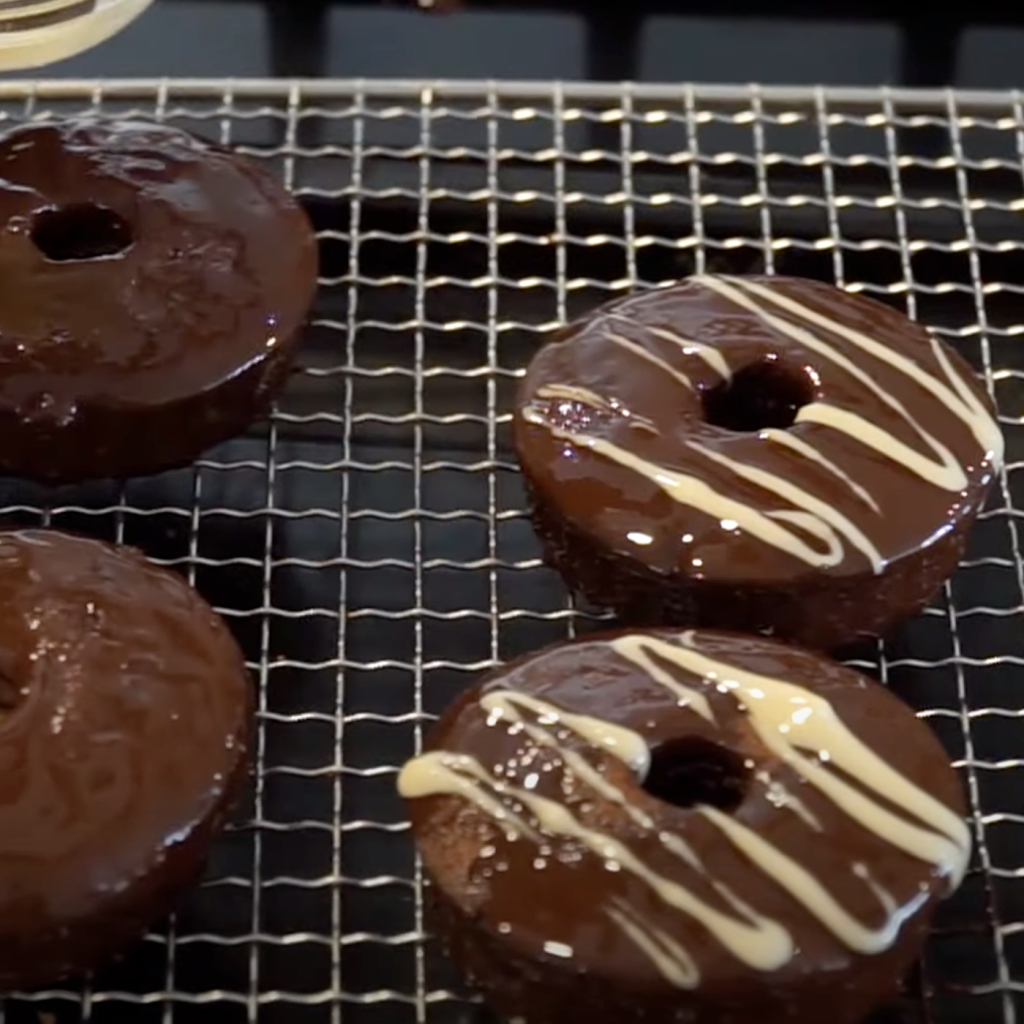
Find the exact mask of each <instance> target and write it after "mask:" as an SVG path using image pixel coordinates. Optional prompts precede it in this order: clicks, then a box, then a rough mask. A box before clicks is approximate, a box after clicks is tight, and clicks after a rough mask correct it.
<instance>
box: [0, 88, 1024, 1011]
mask: <svg viewBox="0 0 1024 1024" xmlns="http://www.w3.org/2000/svg"><path fill="white" fill-rule="evenodd" d="M83 110H93V111H103V112H105V113H108V114H113V115H120V116H130V115H131V114H133V113H134V114H141V115H146V116H151V117H152V116H155V117H157V118H161V119H166V120H168V121H171V122H174V123H176V124H180V125H182V126H184V127H186V128H189V129H192V130H194V131H196V132H198V133H200V134H203V135H206V136H208V137H211V138H214V139H219V140H221V141H224V142H228V143H232V144H234V145H236V146H238V147H239V148H240V149H242V150H244V151H245V152H247V153H250V154H251V155H253V156H254V157H256V158H258V159H260V160H264V161H266V162H267V163H268V164H269V165H272V166H273V167H274V168H275V169H276V170H277V171H278V172H279V173H280V174H281V175H282V177H283V179H284V181H285V182H286V183H287V184H288V186H289V187H291V188H292V189H293V190H295V192H296V193H297V194H298V195H300V196H301V197H302V199H303V200H304V202H305V203H307V204H308V207H309V210H310V212H311V214H312V216H313V218H314V220H315V222H316V224H317V227H318V230H319V236H320V240H321V245H322V252H323V274H324V276H323V280H322V282H321V285H322V288H321V292H320V298H319V302H318V306H317V309H316V311H315V315H314V319H313V321H312V325H311V327H310V328H309V331H308V336H307V339H306V344H305V346H304V349H303V355H302V359H301V366H300V367H299V368H298V370H297V372H296V374H295V375H294V377H293V379H292V382H291V385H290V388H289V390H288V391H287V393H286V394H285V395H284V397H283V398H282V400H281V402H280V404H279V407H278V409H277V411H276V413H275V415H274V416H273V418H272V419H271V420H270V422H269V423H268V424H264V425H262V426H260V427H258V428H257V429H256V430H255V431H254V432H253V433H252V434H251V435H249V436H247V437H245V438H241V439H238V440H236V441H233V442H231V443H229V444H226V445H224V446H222V447H221V448H218V449H217V450H215V451H213V452H210V453H209V454H208V456H207V457H206V458H205V459H203V460H202V461H201V462H199V463H198V464H197V465H196V466H195V467H194V469H192V470H189V471H185V472H178V473H173V474H168V475H164V476H161V477H156V478H153V479H146V480H134V481H131V482H129V483H127V484H125V485H123V486H122V485H119V484H114V483H99V484H96V485H92V486H89V487H84V488H75V489H68V490H60V491H56V492H54V491H45V490H41V489H38V488H34V487H30V486H27V485H25V484H20V483H13V482H0V514H2V515H4V516H5V517H6V518H8V519H13V520H15V521H23V522H36V523H38V522H40V521H43V522H48V523H52V524H53V525H54V526H60V527H65V528H69V529H75V530H81V531H85V532H88V533H91V534H94V535H98V536H102V537H106V538H110V539H114V540H118V541H124V542H126V543H133V544H137V545H139V546H140V547H142V548H143V549H145V550H146V551H147V552H148V553H149V555H150V556H151V557H153V558H154V559H156V560H158V561H161V562H163V563H166V564H169V565H172V566H175V567H177V568H178V569H180V570H181V571H182V572H184V573H185V574H187V576H188V577H189V578H190V579H191V580H193V581H194V582H195V584H196V585H197V586H198V587H199V589H200V590H201V591H202V592H203V593H204V594H205V595H206V596H207V598H209V599H210V600H211V601H212V602H213V604H214V605H215V606H216V607H217V608H218V609H219V610H220V611H221V613H222V614H223V615H224V616H225V617H226V618H227V620H228V622H229V623H230V624H231V626H232V627H233V629H234V630H235V632H236V634H237V636H238V638H239V640H240V641H241V643H242V644H243V646H244V649H245V651H246V652H247V657H248V659H249V662H250V666H251V668H252V672H253V674H254V677H255V679H256V682H257V684H258V687H259V738H258V743H257V749H256V765H255V772H254V784H253V787H252V792H251V795H250V797H249V799H248V801H247V802H246V805H245V806H244V807H243V808H242V809H241V810H240V813H239V815H238V816H237V819H236V822H235V824H234V826H233V827H232V829H231V830H230V831H229V833H228V834H227V835H226V836H225V838H224V839H223V841H222V842H221V843H220V844H219V845H218V847H217V848H216V850H215V851H214V854H213V856H212V859H211V862H210V867H209V872H208V875H207V878H206V881H205V883H204V885H203V886H202V888H201V889H199V890H198V891H196V892H195V893H194V894H193V895H192V896H191V898H189V899H188V900H187V901H186V902H185V903H184V904H183V906H182V908H181V910H180V912H179V913H178V915H177V917H176V918H175V920H174V921H172V922H171V923H169V924H167V925H166V926H163V927H161V928H160V929H159V930H158V931H157V932H155V933H154V934H153V935H151V936H150V937H149V938H148V939H147V940H146V941H144V942H142V943H140V944H139V945H138V946H137V947H136V948H135V949H134V950H132V951H131V952H130V953H129V955H128V956H127V957H126V959H125V960H124V961H123V962H122V963H121V964H119V965H117V966H114V967H111V968H109V969H108V970H105V971H104V972H103V973H101V974H100V975H99V976H98V977H96V978H95V979H94V980H93V982H92V984H91V985H89V986H88V987H85V988H75V989H68V990H64V989H61V990H60V991H48V992H40V993H34V994H26V995H20V996H17V997H14V998H12V999H10V1000H9V1001H8V1003H7V1005H6V1009H3V1008H0V1021H2V1022H3V1024H23V1022H30V1024H42V1022H45V1024H63V1022H65V1021H67V1022H71V1021H92V1022H120V1021H128V1022H132V1024H148V1022H163V1024H170V1022H172V1021H178V1022H181V1024H196V1022H206V1021H209V1022H216V1024H232V1022H236V1021H238V1022H241V1021H261V1022H262V1021H266V1022H278V1021H281V1022H288V1024H307V1022H308V1024H314V1022H328V1021H329V1022H340V1021H345V1022H347V1024H406V1022H408V1024H413V1022H416V1024H419V1022H431V1024H475V1022H479V1021H483V1020H485V1019H486V1015H485V1012H484V1011H483V1009H482V1008H481V1007H480V1006H479V1005H478V1004H477V1003H476V1002H474V1001H473V999H472V998H471V997H468V996H467V995H466V994H465V993H464V992H463V991H462V990H461V989H460V987H459V982H458V979H457V978H456V977H455V976H454V975H453V974H452V973H451V971H450V969H449V968H448V967H447V966H446V965H445V963H444V962H443V960H442V959H441V958H440V957H439V956H438V954H437V953H436V952H435V951H434V949H433V947H432V945H431V944H430V943H429V942H428V941H427V940H426V939H425V937H424V922H423V901H422V894H423V889H422V876H421V873H420V869H419V867H418V866H417V864H416V861H415V858H414V855H413V851H412V844H411V842H410V836H409V833H408V829H407V827H406V824H405V822H404V819H403V815H402V810H401V807H400V805H399V802H398V800H397V798H396V796H395V793H394V780H395V771H396V766H397V765H398V764H399V763H401V761H402V760H403V759H405V758H406V757H407V756H409V755H411V754H412V753H413V752H414V751H415V750H416V749H417V747H418V745H419V743H420V740H421V736H422V731H423V729H424V727H425V726H427V725H428V724H429V722H430V720H431V719H432V717H433V716H435V715H436V714H437V713H438V712H439V711H441V709H442V708H443V707H444V706H445V705H446V704H447V703H448V701H449V700H451V699H452V698H453V697H454V696H455V695H456V694H457V693H458V692H459V691H460V690H461V689H462V688H463V687H465V686H466V685H467V684H468V683H469V682H470V681H471V680H473V679H474V678H475V677H476V675H477V674H478V673H479V672H480V671H481V670H483V669H486V668H488V667H490V666H492V665H494V664H495V663H496V662H498V661H499V660H501V659H505V658H508V657H511V656H514V655H516V654H519V653H521V652H524V651H527V650H530V649H533V648H536V647H538V646H540V645H541V644H544V643H547V642H549V641H552V640H555V639H558V638H562V637H565V636H566V635H569V634H571V633H572V632H573V631H574V630H577V629H585V628H592V627H593V625H594V623H595V620H596V617H595V616H593V615H588V614H586V613H585V612H583V611H580V610H577V609H575V608H573V607H572V605H571V603H570V602H569V601H568V600H567V598H566V595H565V593H564V591H563V590H562V588H561V585H560V584H559V582H558V580H557V578H556V577H555V576H554V575H553V574H552V573H551V572H549V571H548V570H546V569H545V568H544V567H543V566H542V564H541V562H540V559H539V557H538V556H539V550H538V546H537V544H536V542H535V540H534V538H533V535H532V534H531V531H530V528H529V525H528V523H527V522H526V519H525V516H524V508H523V505H524V502H523V494H522V490H521V487H520V484H519V480H518V477H517V473H516V468H515V465H514V460H513V457H512V454H511V450H510V445H509V417H510V408H511V406H510V400H511V394H512V390H513V387H514V385H515V381H516V379H517V377H518V376H519V375H520V373H521V372H522V368H523V367H524V365H525V363H526V361H527V360H528V358H529V356H530V354H531V353H532V352H533V351H534V349H535V348H536V346H537V345H538V344H539V343H540V342H541V341H543V339H544V338H545V337H546V336H547V335H548V334H550V332H552V331H553V330H555V329H556V328H557V327H558V325H559V324H561V323H563V322H564V321H565V320H566V319H567V318H568V317H570V316H573V315H575V314H577V313H579V312H581V311H583V310H585V309H587V308H588V307H590V306H593V305H594V304H595V303H597V302H598V301H600V300H603V299H605V298H608V297H609V296H612V295H616V294H621V293H622V292H624V291H626V290H628V289H630V288H633V287H636V286H642V285H655V284H658V283H659V282H665V281H670V280H673V279H675V278H678V277H679V276H681V275H684V274H686V273H688V272H690V271H691V270H694V269H698V270H700V269H705V268H708V269H728V270H732V271H746V270H760V269H763V268H767V269H769V270H775V271H779V272H787V273H793V274H803V275H806V276H811V277H818V278H821V279H825V280H834V281H836V282H838V283H839V284H841V285H844V286H845V287H847V288H849V289H851V290H855V291H859V292H863V293H865V294H870V295H873V296H877V297H880V298H882V299H884V300H886V301H889V302H892V303H893V304H895V305H897V306H899V307H902V308H905V309H907V310H909V312H910V313H911V314H912V315H915V316H918V317H920V318H922V319H923V320H924V321H926V322H927V323H929V324H931V325H932V326H934V327H935V328H936V329H937V330H938V331H940V332H941V334H942V335H943V336H944V337H946V338H947V339H949V340H950V341H951V342H952V343H953V344H955V345H956V346H957V348H959V349H960V351H961V352H963V353H964V354H965V355H966V356H967V358H968V359H970V360H971V361H972V362H973V363H974V365H975V366H976V367H977V368H978V370H979V371H980V372H981V373H982V374H983V375H984V380H985V383H986V385H987V387H988V388H989V390H990V391H991V392H992V394H994V395H995V397H996V399H997V400H998V403H999V407H1000V413H1001V416H1000V419H1001V423H1002V425H1003V428H1004V430H1005V432H1006V438H1007V442H1008V464H1007V468H1006V471H1005V472H1004V473H1003V474H1001V476H1000V477H999V480H998V483H997V486H996V488H995V493H994V497H993V500H992V503H991V505H990V507H989V509H988V510H987V511H986V512H985V513H984V514H983V516H982V518H981V521H980V522H979V524H978V526H977V528H976V530H975V533H974V535H973V538H972V542H971V545H970V550H969V552H968V555H967V558H966V561H965V562H964V565H963V567H962V568H961V570H960V572H959V573H958V575H957V576H956V578H955V579H954V580H953V582H952V583H951V585H950V586H948V587H947V588H946V591H945V593H944V594H943V596H942V598H941V599H940V600H939V601H938V602H937V603H936V605H935V606H934V607H933V608H931V609H930V610H929V612H928V613H927V614H925V615H923V616H921V617H920V618H919V619H918V620H916V621H914V622H912V623H910V624H909V625H907V626H906V627H905V628H903V629H902V630H900V631H899V632H897V633H896V634H895V635H894V636H893V637H892V638H891V639H889V640H888V641H886V642H885V643H884V644H878V645H876V646H872V647H870V648H869V649H865V650H863V651H860V652H856V656H855V658H854V660H855V662H856V663H857V664H858V665H860V666H862V667H863V668H865V669H867V670H868V671H870V672H873V673H874V674H875V675H876V676H877V677H878V678H880V679H881V680H882V681H884V682H885V683H887V684H888V685H890V686H891V687H893V688H894V689H895V690H896V691H897V692H898V693H899V694H900V695H902V696H903V697H904V698H905V699H907V700H908V701H909V702H911V703H912V704H913V705H914V706H915V707H916V708H917V709H918V710H919V711H920V714H921V716H922V717H923V718H925V719H926V720H927V721H928V722H929V723H930V725H932V726H933V727H934V728H935V729H936V730H937V731H938V732H939V734H940V735H941V737H942V739H943V741H944V742H945V743H946V744H947V746H948V749H949V751H950V755H951V757H952V758H953V759H954V761H955V763H956V765H957V766H958V767H959V769H960V770H961V771H962V773H963V776H964V779H965V782H966V784H967V787H968V791H969V794H970V800H971V819H972V823H973V826H974V829H975V835H976V854H975V858H974V863H973V868H972V871H971V873H970V875H969V877H968V878H967V881H966V883H965V884H964V886H963V888H962V890H961V891H960V893H959V895H958V896H956V897H955V898H954V899H953V900H951V901H950V902H949V903H947V904H946V905H945V907H944V908H943V910H942V912H941V913H940V915H939V919H938V922H937V924H936V929H935V934H934V937H933V939H932V941H931V943H930V945H929V947H928V951H927V954H926V956H925V958H924V962H923V967H922V969H921V970H920V971H919V972H918V974H917V975H916V976H915V977H914V978H911V979H910V980H909V981H908V984H907V991H906V995H905V997H904V998H903V999H902V1000H901V1001H900V1002H899V1004H898V1005H896V1006H894V1007H892V1008H891V1009H890V1010H887V1011H885V1012H884V1013H883V1014H882V1015H881V1017H880V1018H879V1019H880V1020H884V1021H891V1022H899V1024H908V1022H929V1024H931V1022H957V1024H960V1022H962V1024H990V1022H993V1024H994V1022H999V1024H1012V1022H1014V1021H1016V1020H1017V1018H1018V1016H1021V1017H1024V813H1022V812H1024V672H1022V669H1024V564H1022V561H1021V537H1020V526H1021V523H1020V521H1021V518H1022V516H1024V449H1022V441H1024V387H1022V383H1024V348H1022V346H1024V97H1021V96H1015V95H1011V94H972V95H968V94H956V93H909V92H884V91H871V90H837V91H827V90H811V89H767V88H766V89H761V90H758V89H756V88H686V87H672V88H667V87H665V88H661V87H649V86H636V87H632V88H611V87H593V86H590V87H588V86H573V87H570V86H565V87H558V86H552V85H544V84H529V85H526V84H523V85H515V84H511V83H507V84H504V85H498V84H487V83H459V84H454V83H448V84H445V83H433V84H427V83H421V82H389V83H356V82H318V83H313V82H311V83H282V82H251V81H250V82H222V81H217V82H156V81H153V82H109V83H93V82H60V83H58V82H49V83H35V84H24V83H13V82H6V83H0V117H2V118H3V119H5V120H6V121H8V122H16V121H18V120H22V119H25V118H48V117H52V116H59V115H62V114H67V113H70V112H81V111H83Z"/></svg>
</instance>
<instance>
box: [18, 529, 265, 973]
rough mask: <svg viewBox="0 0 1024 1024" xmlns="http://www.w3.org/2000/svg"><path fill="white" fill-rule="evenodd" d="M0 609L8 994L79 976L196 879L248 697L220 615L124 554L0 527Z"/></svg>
mask: <svg viewBox="0 0 1024 1024" xmlns="http://www.w3.org/2000/svg"><path fill="white" fill-rule="evenodd" d="M0 605H2V607H3V608H4V611H5V614H4V616H3V618H2V620H0V659H2V660H0V672H2V675H3V677H4V679H5V681H6V683H7V685H6V687H0V991H6V990H11V989H17V988H27V987H34V986H37V985H45V984H51V983H53V982H55V981H57V980H59V979H60V978H62V977H65V976H67V975H71V974H79V973H84V972H87V971H89V970H92V969H93V968H95V967H97V966H98V965H100V964H101V963H102V962H103V961H104V960H106V959H107V958H108V957H111V956H113V955H115V954H117V953H119V952H121V951H122V950H123V949H124V948H125V947H126V946H127V945H128V944H129V943H130V942H131V941H133V940H134V939H136V938H138V937H139V936H140V935H141V934H142V933H143V932H144V931H145V930H146V928H148V927H149V926H150V925H152V924H154V923H155V922H156V921H157V920H158V919H159V918H160V917H162V916H163V915H164V914H165V913H166V912H168V911H169V910H170V909H171V908H172V905H173V903H174V900H175V898H176V897H177V896H178V895H179V894H180V893H181V891H182V890H183V888H184V887H186V886H189V885H191V884H193V883H195V882H196V881H198V878H199V875H200V873H201V871H202V867H203V863H204V860H205V857H206V853H207V850H208V848H209V845H210V842H211V841H212V839H213V838H214V837H215V836H216V835H217V833H218V831H219V830H220V828H221V826H222V825H223V823H224V820H225V818H226V815H227V813H228V811H229V809H230V807H231V804H232V802H233V800H234V798H235V797H236V796H237V795H238V792H239V789H240V787H241V786H242V784H243V782H244V781H245V777H246V774H247V758H246V748H247V744H248V741H249V734H250V727H251V726H250V722H251V713H252V707H251V705H252V697H251V692H250V684H249V679H248V676H247V673H246V669H245V665H244V662H243V660H242V656H241V653H240V652H239V650H238V647H237V646H236V644H235V642H234V640H233V639H232V638H231V635H230V633H229V632H228V630H227V629H226V627H225V626H224V624H223V623H222V622H221V621H220V619H219V618H218V617H217V616H216V615H215V614H214V613H213V612H212V611H211V610H210V608H209V606H208V605H207V604H206V603H205V602H204V601H203V600H202V598H200V597H199V595H198V594H196V593H195V591H193V590H192V589H191V588H190V587H189V586H188V585H187V584H186V583H185V582H184V581H183V580H181V579H180V578H179V577H177V576H175V575H173V574H171V573H169V572H167V571H166V570H163V569H159V568H157V567H155V566H153V565H150V564H149V563H148V562H147V561H146V560H145V559H144V558H143V557H142V555H140V554H138V553H137V552H135V551H132V550H130V549H125V548H112V547H110V546H109V545H106V544H102V543H100V542H98V541H93V540H87V539H84V538H79V537H72V536H69V535H67V534H62V533H57V532H56V531H47V530H26V531H22V532H17V533H14V532H0ZM15 695H17V697H18V699H17V700H14V699H12V698H13V697H14V696H15ZM5 698H6V699H5ZM4 705H6V708H5V707H4Z"/></svg>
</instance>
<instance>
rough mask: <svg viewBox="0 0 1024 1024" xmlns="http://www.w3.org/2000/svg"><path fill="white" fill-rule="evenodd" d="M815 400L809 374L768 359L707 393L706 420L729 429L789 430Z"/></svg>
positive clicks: (737, 372) (738, 372)
mask: <svg viewBox="0 0 1024 1024" xmlns="http://www.w3.org/2000/svg"><path fill="white" fill-rule="evenodd" d="M813 400H814V386H813V384H812V383H811V381H810V378H808V376H807V375H806V374H805V373H803V372H801V371H799V370H793V369H791V368H789V367H786V366H782V365H780V364H779V363H778V361H776V360H774V359H765V360H762V361H761V362H759V363H753V364H752V365H750V366H744V367H743V369H741V370H737V371H736V373H734V374H733V375H732V377H731V378H730V379H729V380H727V381H724V382H723V383H721V384H719V385H718V386H717V387H714V388H711V389H710V390H709V391H706V392H705V393H704V418H705V419H706V420H707V422H708V423H710V424H712V425H713V426H716V427H723V428H724V429H725V430H735V431H755V430H766V429H768V428H769V427H775V428H776V429H780V430H785V429H786V427H791V426H792V425H793V424H794V423H795V422H796V414H797V413H798V412H799V411H800V410H801V409H802V408H803V407H804V406H805V405H808V404H809V403H810V402H812V401H813Z"/></svg>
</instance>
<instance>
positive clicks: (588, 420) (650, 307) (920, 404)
mask: <svg viewBox="0 0 1024 1024" xmlns="http://www.w3.org/2000/svg"><path fill="white" fill-rule="evenodd" d="M514 437H515V445H516V451H517V453H518V456H519V461H520V465H521V467H522V471H523V474H524V476H525V479H526V482H527V486H528V489H529V491H530V493H531V496H532V502H533V510H534V522H535V525H536V528H537V531H538V533H539V535H540V537H541V539H542V540H543V542H544V544H545V550H546V553H547V557H548V560H549V561H550V562H551V563H552V564H553V565H554V566H555V567H556V568H557V569H558V570H559V571H560V572H561V573H562V575H563V576H564V577H565V579H566V581H567V583H568V584H569V586H570V587H572V588H573V589H575V590H577V591H578V592H580V593H581V594H582V595H584V596H585V597H586V598H588V599H590V600H591V601H593V602H594V603H596V604H599V605H605V606H608V607H611V608H614V609H615V610H616V611H617V612H618V613H619V614H620V615H621V616H622V617H623V618H624V619H625V621H627V622H630V623H638V624H659V623H666V624H674V625H702V626H712V627H722V628H734V629H739V630H743V631H745V632H764V633H774V634H776V635H778V636H780V637H782V638H788V639H792V640H795V641H798V642H802V643H804V644H807V645H809V646H815V647H821V648H834V647H838V646H841V645H843V644H845V643H848V642H851V641H853V640H856V639H858V638H860V637H864V636H875V635H878V634H880V633H882V632H884V631H885V630H886V629H887V628H888V627H889V626H891V625H892V624H893V623H894V622H896V621H898V620H899V619H902V618H904V617H907V616H909V615H912V614H914V613H916V612H917V611H919V610H920V609H921V608H923V607H924V606H925V605H926V604H927V603H928V601H929V600H930V599H931V598H932V597H933V596H934V594H935V592H936V590H937V589H938V588H939V586H940V585H941V584H942V582H943V581H944V580H945V579H946V578H947V577H948V576H949V574H950V573H951V572H952V571H953V569H954V568H955V567H956V564H957V561H958V560H959V558H960V556H961V554H962V552H963V548H964V544H965V540H966V535H967V531H968V530H969V528H970V525H971V523H972V522H973V520H974V518H975V516H976V515H977V513H978V511H979V509H980V508H981V506H982V504H983V502H984V500H985V497H986V495H987V493H988V490H989V488H990V485H991V482H992V479H993V476H994V472H995V470H996V469H997V468H998V466H999V464H1000V461H1001V458H1002V452H1003V440H1002V436H1001V434H1000V432H999V429H998V427H997V425H996V422H995V419H994V417H993V413H992V407H991V404H990V402H989V400H988V398H987V396H986V395H985V394H984V392H983V391H982V390H981V388H980V387H979V385H978V383H977V381H976V380H975V379H974V375H973V373H972V372H971V370H970V368H969V367H968V366H967V364H966V363H965V362H964V361H963V360H962V359H961V358H960V357H959V356H958V355H957V354H956V353H955V352H954V351H953V350H952V349H950V348H949V347H948V346H947V345H945V344H944V343H942V342H941V341H939V340H938V339H936V338H933V337H932V336H931V335H930V334H929V333H928V332H927V331H926V330H925V329H924V328H923V327H921V326H919V325H917V324H914V323H912V322H911V321H910V320H908V319H907V318H906V317H905V316H903V315H902V314H900V313H898V312H896V311H895V310H893V309H891V308H889V307H887V306H884V305H882V304H880V303H878V302H875V301H873V300H870V299H866V298H863V297H860V296H856V295H851V294H848V293H846V292H843V291H840V290H838V289H836V288H834V287H832V286H830V285H825V284H820V283H818V282H814V281H803V280H798V279H793V278H771V277H748V278H739V277H714V276H700V277H693V278H690V279H688V280H687V281H684V282H683V283H682V284H680V285H678V286H675V287H672V288H668V289H666V290H664V291H657V292H651V293H648V294H646V295H642V296H639V297H634V298H630V299H626V300H624V301H619V302H615V303H612V304H610V305H608V306H605V307H603V308H602V309H599V310H598V311H597V312H596V313H595V314H594V315H593V316H591V317H589V318H587V319H586V320H583V321H580V322H579V323H576V324H574V325H572V326H570V327H568V328H567V329H566V330H565V331H564V332H562V334H561V335H560V336H558V337H557V338H556V339H555V340H553V341H552V342H550V343H549V344H547V345H546V346H545V347H544V348H542V349H541V350H540V352H539V353H538V354H537V356H536V357H535V359H534V360H533V362H532V363H531V365H530V367H529V369H528V371H527V373H526V377H525V379H524V381H523V382H522V385H521V388H520V391H519V396H518V401H517V408H516V415H515V418H514Z"/></svg>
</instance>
